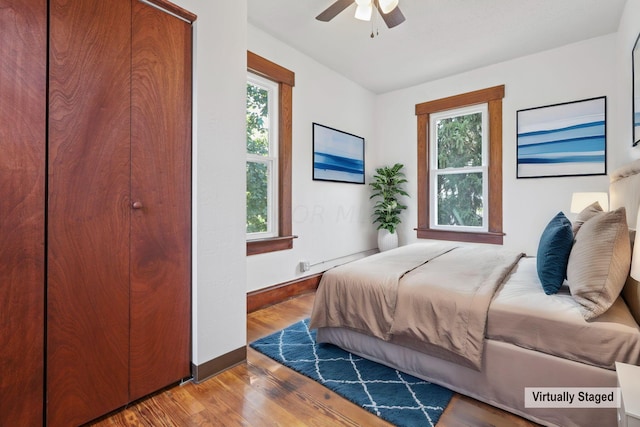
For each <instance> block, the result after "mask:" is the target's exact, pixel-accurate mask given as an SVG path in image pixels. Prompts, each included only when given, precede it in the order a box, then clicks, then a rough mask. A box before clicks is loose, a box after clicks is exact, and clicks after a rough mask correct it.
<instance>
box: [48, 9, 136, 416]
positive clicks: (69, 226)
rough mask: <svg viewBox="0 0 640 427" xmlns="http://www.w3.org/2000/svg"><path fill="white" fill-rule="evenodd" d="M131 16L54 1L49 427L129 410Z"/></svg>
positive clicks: (49, 251) (50, 196) (50, 185)
mask: <svg viewBox="0 0 640 427" xmlns="http://www.w3.org/2000/svg"><path fill="white" fill-rule="evenodd" d="M130 5H131V3H130V0H109V1H104V0H80V1H69V0H50V59H49V60H50V80H49V96H50V99H49V103H50V106H49V109H50V110H49V111H50V116H49V160H48V161H49V169H48V182H49V187H48V233H47V234H48V302H47V307H48V312H47V328H48V329H47V420H48V424H49V425H50V426H59V425H60V426H71V425H79V424H82V423H84V422H87V421H89V420H91V419H93V418H95V417H98V416H100V415H102V414H105V413H107V412H109V411H111V410H114V409H116V408H118V407H120V406H122V405H124V404H126V403H127V402H128V401H129V400H128V372H129V370H128V368H129V221H130V211H131V209H130V204H131V201H130V198H129V195H130V188H129V185H130V179H129V176H130V126H131V120H130V106H131V104H130V95H131V94H130V75H131V59H130V58H131V53H130V52H131V47H130V46H131V19H130V17H131V12H130V10H131V9H130V7H131V6H130Z"/></svg>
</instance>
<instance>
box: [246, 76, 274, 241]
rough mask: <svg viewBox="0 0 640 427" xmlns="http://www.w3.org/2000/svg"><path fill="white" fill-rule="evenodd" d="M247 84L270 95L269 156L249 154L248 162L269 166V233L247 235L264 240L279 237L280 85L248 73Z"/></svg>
mask: <svg viewBox="0 0 640 427" xmlns="http://www.w3.org/2000/svg"><path fill="white" fill-rule="evenodd" d="M247 83H251V84H253V85H256V86H259V87H261V88H263V89H265V90H267V92H268V93H269V95H268V98H269V99H268V103H269V105H268V110H269V117H268V120H269V125H268V128H269V155H268V156H261V155H258V154H249V153H247V162H254V163H265V164H266V165H267V174H268V177H269V178H268V181H269V184H268V187H267V231H265V232H254V233H246V238H247V239H263V238H269V237H277V236H278V235H279V234H278V233H279V230H278V222H279V221H278V218H279V217H278V214H279V213H278V185H279V182H278V175H279V174H278V159H279V157H278V156H279V153H278V148H279V145H280V144H279V141H280V138H279V129H278V123H279V117H278V114H279V108H278V102H279V101H278V100H279V99H280V94H279V85H278V83H276V82H274V81H272V80H269V79H266V78H264V77H262V76H259V75H257V74H254V73H252V72H247Z"/></svg>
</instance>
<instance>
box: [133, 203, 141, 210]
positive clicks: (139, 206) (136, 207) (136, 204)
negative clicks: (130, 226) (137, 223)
mask: <svg viewBox="0 0 640 427" xmlns="http://www.w3.org/2000/svg"><path fill="white" fill-rule="evenodd" d="M131 207H132V208H133V209H142V202H133V204H132V205H131Z"/></svg>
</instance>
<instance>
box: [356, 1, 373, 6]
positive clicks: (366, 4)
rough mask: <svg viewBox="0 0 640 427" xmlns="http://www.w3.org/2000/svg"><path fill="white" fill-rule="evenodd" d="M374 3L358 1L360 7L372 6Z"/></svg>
mask: <svg viewBox="0 0 640 427" xmlns="http://www.w3.org/2000/svg"><path fill="white" fill-rule="evenodd" d="M372 3H373V2H372V0H356V4H357V5H358V6H371V5H372Z"/></svg>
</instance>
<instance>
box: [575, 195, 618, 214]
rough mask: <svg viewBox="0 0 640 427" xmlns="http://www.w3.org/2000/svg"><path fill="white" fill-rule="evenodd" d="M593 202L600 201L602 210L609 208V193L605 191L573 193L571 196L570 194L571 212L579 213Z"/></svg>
mask: <svg viewBox="0 0 640 427" xmlns="http://www.w3.org/2000/svg"><path fill="white" fill-rule="evenodd" d="M593 202H598V203H600V207H602V210H604V211H608V210H609V194H607V193H603V192H591V193H573V196H571V213H580V212H582V210H583V209H584V208H586V207H587V206H589V205H590V204H592V203H593Z"/></svg>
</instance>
